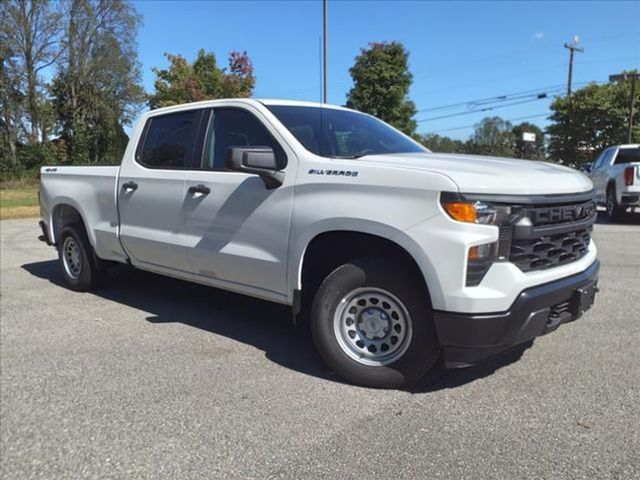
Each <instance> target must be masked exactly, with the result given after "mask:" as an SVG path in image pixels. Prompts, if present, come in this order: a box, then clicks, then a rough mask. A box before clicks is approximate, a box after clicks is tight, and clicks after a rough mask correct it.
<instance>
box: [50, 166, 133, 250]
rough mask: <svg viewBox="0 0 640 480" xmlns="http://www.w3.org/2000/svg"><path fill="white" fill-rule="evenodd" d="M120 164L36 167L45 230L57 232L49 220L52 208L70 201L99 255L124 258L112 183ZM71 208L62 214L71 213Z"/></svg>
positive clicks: (114, 181) (114, 182) (55, 234)
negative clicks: (112, 165)
mask: <svg viewBox="0 0 640 480" xmlns="http://www.w3.org/2000/svg"><path fill="white" fill-rule="evenodd" d="M119 169H120V167H103V166H98V167H59V166H47V167H42V168H41V170H40V174H41V179H40V213H41V216H42V219H43V220H44V222H45V224H46V226H47V228H48V233H49V238H51V239H55V238H56V236H57V233H58V231H57V228H58V227H57V225H55V224H54V222H53V221H52V218H53V215H52V214H53V213H54V210H55V209H56V208H65V209H67V210H69V207H58V206H59V205H62V204H65V205H70V206H71V207H72V208H74V209H75V210H76V211H77V213H78V214H79V215H80V217H81V218H82V220H83V221H84V224H85V225H91V228H88V229H87V233H88V235H89V240H90V241H91V244H92V245H93V246H94V248H95V249H96V253H97V255H98V256H99V257H100V258H103V259H106V260H120V261H121V260H123V259H125V258H126V257H125V254H124V251H123V250H122V246H121V245H120V241H119V240H118V209H117V205H116V187H117V180H118V172H119ZM73 214H74V212H73V211H71V210H70V211H68V212H65V215H73Z"/></svg>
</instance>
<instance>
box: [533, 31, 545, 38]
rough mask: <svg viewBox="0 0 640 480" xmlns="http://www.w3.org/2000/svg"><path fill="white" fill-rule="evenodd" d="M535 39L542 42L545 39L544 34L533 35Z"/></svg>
mask: <svg viewBox="0 0 640 480" xmlns="http://www.w3.org/2000/svg"><path fill="white" fill-rule="evenodd" d="M533 38H535V39H536V40H542V39H543V38H544V32H536V33H534V34H533Z"/></svg>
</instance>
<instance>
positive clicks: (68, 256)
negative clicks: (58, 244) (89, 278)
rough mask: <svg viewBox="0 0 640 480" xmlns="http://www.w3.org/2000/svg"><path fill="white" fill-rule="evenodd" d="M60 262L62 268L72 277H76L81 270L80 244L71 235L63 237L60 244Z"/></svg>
mask: <svg viewBox="0 0 640 480" xmlns="http://www.w3.org/2000/svg"><path fill="white" fill-rule="evenodd" d="M62 263H63V265H64V269H65V271H66V272H67V275H69V276H70V277H71V278H73V279H77V278H78V277H79V276H80V272H82V254H81V251H80V245H78V242H76V241H75V239H74V238H73V237H71V236H69V237H66V238H65V239H64V243H63V244H62Z"/></svg>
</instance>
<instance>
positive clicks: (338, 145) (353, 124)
mask: <svg viewBox="0 0 640 480" xmlns="http://www.w3.org/2000/svg"><path fill="white" fill-rule="evenodd" d="M267 108H268V109H269V110H271V112H272V113H273V114H274V115H275V116H276V117H277V118H278V120H280V121H281V122H282V123H283V124H284V126H285V127H286V128H287V129H288V130H289V131H290V132H291V133H292V134H293V135H294V136H295V137H296V139H298V141H299V142H300V143H302V145H304V147H305V148H306V149H307V150H309V151H310V152H312V153H315V154H316V155H320V156H322V157H333V158H358V157H362V156H364V155H378V154H383V153H417V152H418V153H419V152H422V153H424V152H427V151H428V150H426V149H424V148H422V147H421V146H420V145H418V144H416V143H414V142H413V141H411V140H410V139H408V138H407V137H405V136H404V135H402V134H400V133H398V132H397V131H395V130H394V129H393V128H391V127H390V126H389V125H387V124H386V123H384V122H382V121H380V120H378V119H376V118H373V117H370V116H369V115H363V114H361V113H358V112H353V111H348V110H337V109H335V108H319V107H302V106H285V105H267ZM321 132H322V134H321Z"/></svg>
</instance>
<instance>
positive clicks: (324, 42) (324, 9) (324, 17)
mask: <svg viewBox="0 0 640 480" xmlns="http://www.w3.org/2000/svg"><path fill="white" fill-rule="evenodd" d="M327 90H328V89H327V0H322V102H323V103H327Z"/></svg>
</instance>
